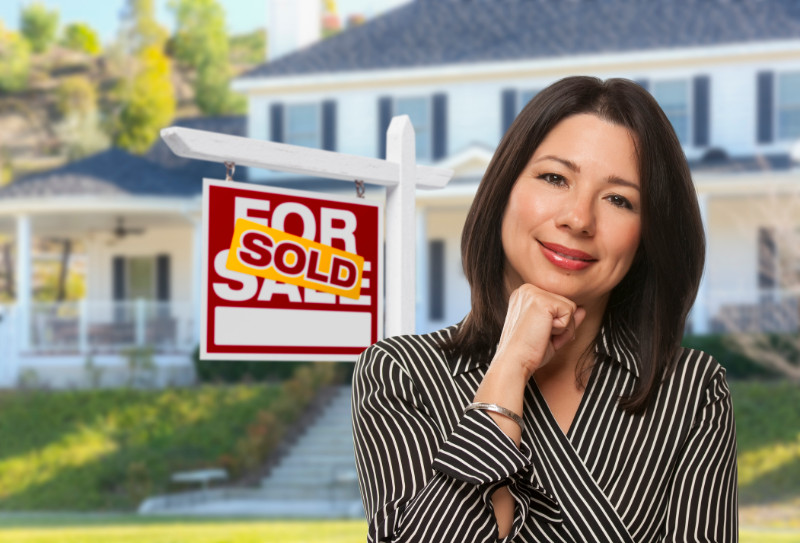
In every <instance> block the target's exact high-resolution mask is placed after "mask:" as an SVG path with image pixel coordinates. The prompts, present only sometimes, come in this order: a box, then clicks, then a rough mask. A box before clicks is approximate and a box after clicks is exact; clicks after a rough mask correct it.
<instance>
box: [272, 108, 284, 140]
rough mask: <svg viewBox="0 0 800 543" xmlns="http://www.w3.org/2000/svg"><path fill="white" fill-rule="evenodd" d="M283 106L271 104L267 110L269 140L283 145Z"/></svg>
mask: <svg viewBox="0 0 800 543" xmlns="http://www.w3.org/2000/svg"><path fill="white" fill-rule="evenodd" d="M283 110H284V108H283V104H281V103H277V104H272V105H271V106H270V108H269V127H270V130H269V139H270V140H271V141H276V142H278V143H283V141H284V140H285V138H286V134H285V132H284V127H283V116H284V115H283Z"/></svg>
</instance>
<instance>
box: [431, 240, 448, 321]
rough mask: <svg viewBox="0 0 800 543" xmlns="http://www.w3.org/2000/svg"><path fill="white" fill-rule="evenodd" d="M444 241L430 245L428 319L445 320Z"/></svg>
mask: <svg viewBox="0 0 800 543" xmlns="http://www.w3.org/2000/svg"><path fill="white" fill-rule="evenodd" d="M444 247H445V245H444V240H441V239H432V240H431V241H430V242H429V243H428V280H429V283H428V286H429V288H428V319H430V320H432V321H440V320H444Z"/></svg>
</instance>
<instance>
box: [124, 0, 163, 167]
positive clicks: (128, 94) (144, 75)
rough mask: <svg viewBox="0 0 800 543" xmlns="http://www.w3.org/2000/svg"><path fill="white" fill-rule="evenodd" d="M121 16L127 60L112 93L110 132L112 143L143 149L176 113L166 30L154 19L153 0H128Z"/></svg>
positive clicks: (136, 151)
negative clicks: (121, 75)
mask: <svg viewBox="0 0 800 543" xmlns="http://www.w3.org/2000/svg"><path fill="white" fill-rule="evenodd" d="M122 17H123V20H122V26H121V31H120V42H121V46H122V49H123V50H125V51H127V52H128V54H129V55H128V57H127V59H128V60H129V63H128V65H127V66H126V67H125V73H126V74H127V77H126V78H125V79H124V80H123V81H121V82H120V84H119V85H118V86H117V88H116V90H115V93H114V94H115V98H116V100H117V107H116V111H114V112H113V114H112V115H113V122H112V127H111V133H112V134H113V141H114V144H115V145H117V146H119V147H122V148H123V149H127V150H128V151H131V152H134V153H144V152H145V151H147V149H148V148H149V147H150V145H151V144H152V143H153V142H154V141H155V139H156V138H157V137H158V133H159V130H160V129H161V128H163V127H165V126H167V124H168V123H169V122H170V121H171V120H172V118H173V116H174V115H175V90H174V88H173V86H172V79H171V72H172V69H171V66H170V61H169V59H168V58H167V56H166V55H165V54H164V45H165V44H166V38H167V32H166V30H165V29H164V28H163V27H162V26H160V25H159V24H158V22H157V21H156V18H155V8H154V2H153V0H127V3H126V5H125V9H124V10H123V13H122Z"/></svg>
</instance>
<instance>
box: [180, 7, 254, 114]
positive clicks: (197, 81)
mask: <svg viewBox="0 0 800 543" xmlns="http://www.w3.org/2000/svg"><path fill="white" fill-rule="evenodd" d="M169 6H170V8H171V9H172V10H173V11H174V12H175V20H176V32H175V36H174V39H173V53H174V55H175V59H176V60H177V61H178V62H180V63H181V64H183V65H184V66H186V67H188V68H190V69H192V70H194V72H195V78H194V90H195V103H196V104H197V106H198V107H199V108H200V110H201V111H202V112H203V113H205V114H207V115H219V114H222V113H230V112H233V111H236V112H240V111H242V110H243V109H244V99H243V98H241V97H240V96H238V95H236V94H233V93H232V92H231V90H230V77H231V70H230V64H229V60H228V53H229V43H228V35H227V33H226V31H225V12H224V10H223V9H222V7H221V6H220V5H219V3H217V2H216V0H171V1H170V4H169Z"/></svg>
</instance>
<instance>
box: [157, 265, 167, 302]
mask: <svg viewBox="0 0 800 543" xmlns="http://www.w3.org/2000/svg"><path fill="white" fill-rule="evenodd" d="M156 300H158V301H159V302H168V301H169V255H167V254H163V255H158V256H156Z"/></svg>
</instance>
